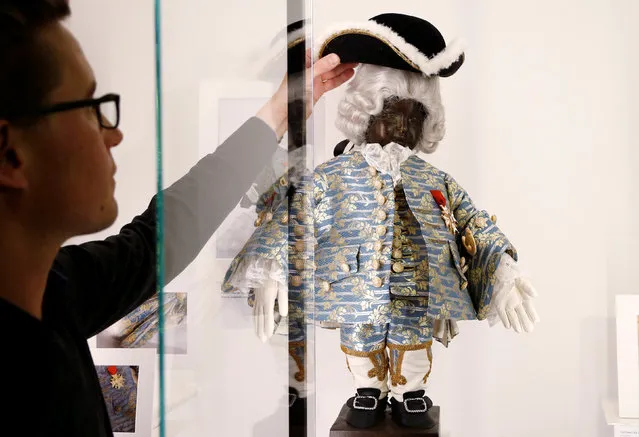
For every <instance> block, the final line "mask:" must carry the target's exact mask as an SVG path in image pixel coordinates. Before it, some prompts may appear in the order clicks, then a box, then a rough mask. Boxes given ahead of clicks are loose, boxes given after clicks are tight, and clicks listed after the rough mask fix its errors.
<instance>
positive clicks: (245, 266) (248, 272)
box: [229, 256, 288, 293]
mask: <svg viewBox="0 0 639 437" xmlns="http://www.w3.org/2000/svg"><path fill="white" fill-rule="evenodd" d="M267 279H272V280H274V281H277V282H279V283H280V284H281V285H284V286H287V285H288V284H287V281H286V272H285V271H284V269H283V268H282V266H281V265H280V264H279V263H278V262H277V261H276V260H274V259H266V258H262V257H261V256H247V257H245V258H244V259H242V261H240V263H239V264H238V266H237V268H236V269H235V271H234V272H233V274H232V275H231V277H230V278H229V283H230V284H231V285H232V286H233V287H235V288H237V289H238V290H240V291H241V292H244V293H248V292H249V290H250V289H251V288H260V287H262V286H263V285H264V282H265V281H266V280H267Z"/></svg>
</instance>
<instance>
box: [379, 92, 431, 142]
mask: <svg viewBox="0 0 639 437" xmlns="http://www.w3.org/2000/svg"><path fill="white" fill-rule="evenodd" d="M427 116H428V112H427V111H426V108H424V105H422V104H421V103H419V102H417V101H415V100H412V99H399V98H390V99H386V101H385V102H384V109H382V112H381V113H380V114H377V115H375V116H373V117H371V120H370V123H369V125H368V130H367V131H366V142H367V143H379V144H380V145H382V146H385V145H386V144H388V143H391V142H395V143H397V144H401V145H402V146H404V147H408V148H409V149H411V150H413V149H414V148H415V146H417V143H419V140H420V139H421V137H422V130H423V127H424V121H425V120H426V117H427Z"/></svg>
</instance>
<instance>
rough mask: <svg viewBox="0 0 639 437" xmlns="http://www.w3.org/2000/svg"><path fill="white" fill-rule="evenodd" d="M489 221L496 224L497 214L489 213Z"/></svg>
mask: <svg viewBox="0 0 639 437" xmlns="http://www.w3.org/2000/svg"><path fill="white" fill-rule="evenodd" d="M490 221H492V222H493V224H497V216H496V215H491V216H490Z"/></svg>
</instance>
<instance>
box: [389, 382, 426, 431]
mask: <svg viewBox="0 0 639 437" xmlns="http://www.w3.org/2000/svg"><path fill="white" fill-rule="evenodd" d="M425 394H426V392H425V391H424V390H417V391H410V392H408V393H404V402H398V401H396V400H395V398H392V399H391V401H390V404H391V416H392V418H393V421H395V423H396V424H398V425H399V426H403V427H406V428H420V429H429V428H432V427H433V426H435V421H434V420H433V419H432V418H431V417H430V414H428V410H430V409H431V407H432V406H433V401H431V400H430V399H429V397H428V396H426V395H425Z"/></svg>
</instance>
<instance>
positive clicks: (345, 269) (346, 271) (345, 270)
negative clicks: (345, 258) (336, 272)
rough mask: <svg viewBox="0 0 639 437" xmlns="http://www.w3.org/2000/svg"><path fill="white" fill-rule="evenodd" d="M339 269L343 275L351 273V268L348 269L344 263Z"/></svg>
mask: <svg viewBox="0 0 639 437" xmlns="http://www.w3.org/2000/svg"><path fill="white" fill-rule="evenodd" d="M340 268H341V269H342V271H343V272H344V273H348V272H350V271H351V268H350V267H349V266H348V264H346V263H344V264H342V265H341V266H340Z"/></svg>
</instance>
